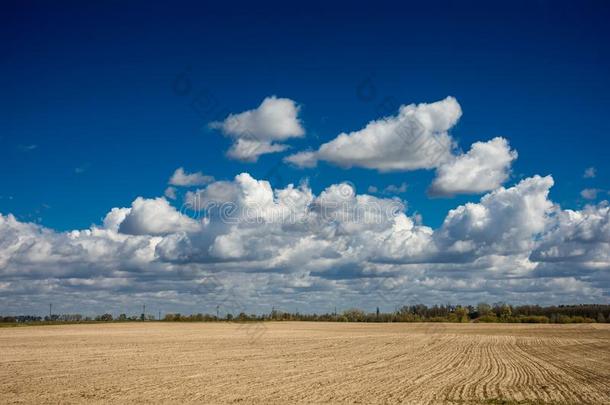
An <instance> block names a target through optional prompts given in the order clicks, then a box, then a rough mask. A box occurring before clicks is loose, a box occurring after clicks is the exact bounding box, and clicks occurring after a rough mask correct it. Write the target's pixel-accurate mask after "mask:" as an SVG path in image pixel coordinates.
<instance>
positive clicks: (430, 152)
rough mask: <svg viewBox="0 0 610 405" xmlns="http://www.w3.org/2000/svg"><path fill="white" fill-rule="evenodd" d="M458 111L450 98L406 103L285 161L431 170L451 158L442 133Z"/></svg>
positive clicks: (448, 140)
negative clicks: (313, 150)
mask: <svg viewBox="0 0 610 405" xmlns="http://www.w3.org/2000/svg"><path fill="white" fill-rule="evenodd" d="M461 115H462V109H461V108H460V105H459V104H458V102H457V101H456V100H455V98H453V97H447V98H446V99H444V100H442V101H438V102H436V103H430V104H426V103H421V104H417V105H416V104H409V105H403V106H401V107H400V109H399V111H398V114H397V115H395V116H391V117H386V118H382V119H379V120H376V121H371V122H369V123H368V124H367V125H366V127H364V128H363V129H361V130H358V131H354V132H351V133H341V134H339V136H337V137H336V138H335V139H333V140H332V141H330V142H327V143H325V144H323V145H321V146H320V148H319V149H318V150H317V151H315V152H302V153H299V154H296V155H292V156H289V157H287V158H286V161H287V162H289V163H292V164H294V165H297V166H301V167H312V166H314V165H315V162H316V161H317V160H324V161H327V162H330V163H333V164H336V165H338V166H342V167H352V166H357V167H365V168H368V169H377V170H379V171H392V170H416V169H432V168H435V167H436V166H437V165H438V164H439V162H443V161H445V160H447V159H448V158H449V157H450V156H451V149H452V148H453V140H452V138H451V137H450V136H449V134H448V133H447V131H448V130H449V129H450V128H451V127H453V126H454V125H455V124H456V123H457V121H458V119H459V118H460V116H461Z"/></svg>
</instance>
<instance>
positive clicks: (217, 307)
mask: <svg viewBox="0 0 610 405" xmlns="http://www.w3.org/2000/svg"><path fill="white" fill-rule="evenodd" d="M219 319H220V305H216V320H219Z"/></svg>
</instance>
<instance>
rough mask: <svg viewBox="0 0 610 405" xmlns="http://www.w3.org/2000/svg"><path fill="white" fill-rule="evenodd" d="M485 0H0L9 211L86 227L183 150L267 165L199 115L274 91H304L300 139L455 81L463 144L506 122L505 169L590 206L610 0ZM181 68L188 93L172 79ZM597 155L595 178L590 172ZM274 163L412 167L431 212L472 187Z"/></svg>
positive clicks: (0, 143)
mask: <svg viewBox="0 0 610 405" xmlns="http://www.w3.org/2000/svg"><path fill="white" fill-rule="evenodd" d="M490 3H496V2H458V1H447V2H435V3H432V4H430V5H424V4H420V2H418V3H417V4H408V3H407V2H396V3H383V2H373V3H368V4H356V3H354V2H349V3H342V4H340V3H332V4H330V3H329V4H326V3H318V4H316V3H310V4H308V5H304V4H298V5H295V4H291V3H286V2H283V3H278V4H271V3H265V4H260V3H256V4H239V3H238V2H230V3H227V4H226V5H222V4H221V3H220V2H214V3H210V4H204V3H202V2H180V1H177V2H172V3H171V4H169V3H166V4H160V3H155V2H149V1H147V2H144V1H142V2H138V1H132V2H112V1H106V2H61V1H60V2H53V3H52V2H31V1H17V2H6V1H4V2H2V12H1V13H0V37H1V38H2V40H1V41H0V46H1V47H2V49H1V53H0V86H1V87H0V88H1V89H2V91H1V92H0V111H2V113H1V114H0V184H1V186H2V187H1V189H0V196H1V198H0V212H2V213H9V212H10V213H14V214H16V215H17V216H18V217H19V218H20V219H22V220H38V218H40V220H41V222H42V223H43V224H45V225H46V226H50V227H53V228H56V229H60V230H65V229H74V228H82V227H87V226H89V225H90V224H91V223H99V222H100V219H101V218H102V217H103V216H104V214H105V213H106V212H108V210H109V209H110V208H111V207H115V206H129V204H130V203H131V201H132V200H133V199H134V198H135V197H136V196H140V195H141V196H145V197H154V196H159V195H162V193H163V190H164V188H165V187H166V183H167V180H168V178H169V176H170V175H171V173H172V172H173V171H174V170H175V169H176V168H177V167H179V166H184V167H185V169H187V170H189V171H199V170H201V171H203V172H204V173H205V174H210V175H213V176H215V177H216V178H219V179H223V178H232V177H233V176H234V175H235V174H237V173H240V172H242V171H248V172H250V173H251V174H252V175H253V176H254V177H258V178H262V177H265V176H268V175H269V173H270V170H271V168H273V167H276V165H277V164H278V162H280V161H281V158H282V157H283V156H284V155H285V154H272V155H264V156H262V157H261V159H260V161H259V163H258V164H245V163H240V162H237V161H231V160H229V159H227V158H226V157H225V156H224V151H226V150H227V149H228V147H229V144H230V141H229V140H228V139H226V138H224V137H222V136H221V135H220V134H218V133H217V132H210V131H209V130H207V129H205V125H206V123H208V122H209V121H212V120H214V119H219V118H223V115H224V114H226V113H228V112H240V111H243V110H246V109H251V108H255V107H256V106H257V105H258V104H259V103H260V102H261V100H262V99H263V98H264V97H266V96H270V95H274V94H275V95H277V96H281V97H288V98H291V99H293V100H296V101H297V102H299V103H301V104H302V106H303V107H302V118H303V120H304V125H305V128H306V130H307V137H306V138H305V139H302V140H296V141H293V142H291V144H292V145H293V146H294V150H300V149H303V148H305V147H307V146H309V145H310V146H312V147H315V146H317V145H318V144H319V143H320V142H322V141H326V140H330V139H332V138H334V137H335V136H336V135H337V134H338V133H340V132H341V131H352V130H357V129H360V128H361V127H362V126H364V125H365V124H366V123H367V122H368V121H370V120H372V119H376V118H379V117H380V116H382V115H388V114H390V113H393V112H394V111H395V109H396V108H397V107H398V105H399V104H406V103H411V102H432V101H437V100H440V99H442V98H444V97H446V96H448V95H452V96H455V97H456V98H457V99H458V101H459V102H460V104H461V106H462V109H463V111H464V115H463V117H462V119H461V121H460V123H459V124H458V125H457V127H456V128H455V130H454V131H453V133H452V134H453V136H454V137H455V138H456V139H458V140H459V142H460V146H461V147H462V148H463V149H465V150H467V149H468V148H469V146H470V144H471V143H472V142H474V141H477V140H487V139H490V138H492V137H495V136H503V137H506V138H507V139H509V140H510V142H511V146H512V147H513V148H515V149H517V150H518V152H519V159H518V160H517V161H516V162H515V163H514V166H513V170H514V174H515V177H514V179H512V180H511V181H510V182H509V184H510V183H512V182H514V181H515V180H518V178H519V177H520V176H522V175H523V176H530V175H533V174H552V175H553V176H554V178H555V180H556V185H555V187H554V188H553V191H552V198H553V200H554V201H557V202H559V203H561V204H562V206H564V207H578V206H581V205H582V204H583V200H582V199H581V198H580V196H579V192H580V191H581V190H582V189H583V188H586V187H597V188H608V187H607V185H608V183H609V181H608V180H610V174H609V169H610V165H609V164H608V160H609V158H610V156H609V152H608V151H609V150H610V140H609V133H610V120H609V118H608V111H609V110H610V24H608V21H610V5H607V4H608V3H607V2H557V1H553V2H546V1H544V2H542V1H537V2H534V1H527V2H504V4H502V5H499V4H490ZM181 74H185V75H186V76H187V77H188V79H189V80H190V82H191V87H190V92H189V94H187V95H179V94H176V93H175V92H174V90H173V84H174V81H175V79H176V77H177V76H178V75H181ZM365 80H369V82H368V83H373V85H374V87H375V94H374V96H373V97H372V98H373V99H372V100H369V101H367V100H363V99H362V98H361V97H358V89H359V86H360V85H361V84H362V83H363V82H364V81H365ZM201 92H207V94H208V95H209V97H212V98H213V100H215V101H213V102H209V101H208V102H207V103H206V106H207V107H208V108H207V109H211V110H212V111H211V112H210V111H202V109H201V108H200V109H197V108H194V107H193V99H194V98H195V97H196V96H197V95H199V94H200V93H201ZM386 98H389V99H391V100H393V101H392V103H391V104H393V106H392V108H390V109H387V108H386V107H383V106H380V103H382V101H383V100H384V99H386ZM208 100H209V99H208ZM590 166H594V167H596V168H597V172H598V175H597V177H596V178H595V179H583V178H582V174H583V171H584V170H585V168H587V167H590ZM273 173H274V174H273V176H271V179H270V180H271V181H272V182H273V184H274V186H281V185H284V184H286V183H288V182H298V181H299V179H301V178H302V177H309V178H310V183H311V185H312V187H313V188H314V191H315V192H318V191H319V190H320V189H322V188H324V187H326V186H328V185H329V184H332V183H335V182H338V181H342V180H348V181H351V182H353V183H354V184H355V185H356V186H357V188H358V191H359V192H365V191H366V188H367V187H368V186H369V185H376V186H378V187H379V188H382V187H383V186H384V185H387V184H400V183H401V182H402V181H406V182H407V183H408V184H409V185H410V188H409V191H408V192H407V193H406V194H404V195H402V197H403V198H404V199H405V200H407V201H408V203H409V207H410V208H409V209H410V212H413V210H416V211H418V212H421V213H422V214H423V215H424V221H425V223H426V224H429V225H432V226H437V225H438V224H439V222H440V221H441V220H442V218H444V216H445V214H446V211H447V210H448V209H450V208H452V207H455V206H456V205H458V204H459V203H462V202H463V201H467V200H476V199H478V196H463V197H459V198H454V199H435V200H430V199H428V198H427V197H426V195H425V189H426V187H427V186H428V185H429V184H430V180H431V179H432V177H433V172H422V171H419V172H408V173H392V174H381V175H380V174H378V173H376V172H374V171H369V170H363V169H351V170H342V169H338V168H335V167H332V166H328V165H325V164H322V165H321V166H320V167H319V168H318V169H317V170H306V171H299V170H295V169H292V168H288V167H286V166H284V165H279V166H277V170H276V171H275V172H273ZM600 198H607V196H606V197H604V196H603V195H602V197H600Z"/></svg>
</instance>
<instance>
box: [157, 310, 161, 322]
mask: <svg viewBox="0 0 610 405" xmlns="http://www.w3.org/2000/svg"><path fill="white" fill-rule="evenodd" d="M160 320H161V310H159V317H158V318H157V321H160Z"/></svg>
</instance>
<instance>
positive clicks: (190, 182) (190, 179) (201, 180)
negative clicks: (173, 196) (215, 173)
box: [169, 167, 214, 187]
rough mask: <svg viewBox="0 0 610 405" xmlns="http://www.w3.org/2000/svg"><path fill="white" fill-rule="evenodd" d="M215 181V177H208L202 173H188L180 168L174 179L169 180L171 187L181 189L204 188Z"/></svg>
mask: <svg viewBox="0 0 610 405" xmlns="http://www.w3.org/2000/svg"><path fill="white" fill-rule="evenodd" d="M213 181H214V177H212V176H206V175H204V174H203V173H201V172H196V173H187V172H185V171H184V168H182V167H179V168H177V169H176V171H175V172H174V174H172V177H170V179H169V184H170V185H171V186H179V187H190V186H204V185H206V184H208V183H211V182H213Z"/></svg>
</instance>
